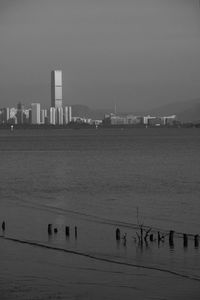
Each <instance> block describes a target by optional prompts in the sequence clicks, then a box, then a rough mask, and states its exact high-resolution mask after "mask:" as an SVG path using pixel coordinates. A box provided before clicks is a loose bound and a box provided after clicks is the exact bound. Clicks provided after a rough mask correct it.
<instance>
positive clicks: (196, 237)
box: [194, 234, 199, 248]
mask: <svg viewBox="0 0 200 300" xmlns="http://www.w3.org/2000/svg"><path fill="white" fill-rule="evenodd" d="M194 247H195V248H198V247H199V235H198V234H195V236H194Z"/></svg>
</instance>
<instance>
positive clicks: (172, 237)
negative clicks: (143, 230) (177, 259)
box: [169, 230, 174, 248]
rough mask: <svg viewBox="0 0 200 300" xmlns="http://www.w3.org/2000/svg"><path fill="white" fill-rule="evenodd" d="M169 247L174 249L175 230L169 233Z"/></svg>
mask: <svg viewBox="0 0 200 300" xmlns="http://www.w3.org/2000/svg"><path fill="white" fill-rule="evenodd" d="M169 246H170V247H172V248H173V247H174V230H170V232H169Z"/></svg>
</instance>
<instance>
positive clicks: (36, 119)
mask: <svg viewBox="0 0 200 300" xmlns="http://www.w3.org/2000/svg"><path fill="white" fill-rule="evenodd" d="M31 123H32V124H40V103H32V104H31Z"/></svg>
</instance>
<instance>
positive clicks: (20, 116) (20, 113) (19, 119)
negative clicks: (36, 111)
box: [16, 102, 24, 124]
mask: <svg viewBox="0 0 200 300" xmlns="http://www.w3.org/2000/svg"><path fill="white" fill-rule="evenodd" d="M23 110H24V106H23V105H22V103H21V102H19V103H18V104H17V114H16V117H17V124H23V123H24V122H23V120H24V116H23Z"/></svg>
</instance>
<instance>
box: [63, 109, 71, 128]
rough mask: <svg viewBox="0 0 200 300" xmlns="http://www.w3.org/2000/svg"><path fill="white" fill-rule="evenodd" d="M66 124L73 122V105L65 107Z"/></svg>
mask: <svg viewBox="0 0 200 300" xmlns="http://www.w3.org/2000/svg"><path fill="white" fill-rule="evenodd" d="M63 114H64V116H63V117H64V124H68V123H70V122H72V107H71V106H66V107H65V108H64V113H63Z"/></svg>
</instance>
